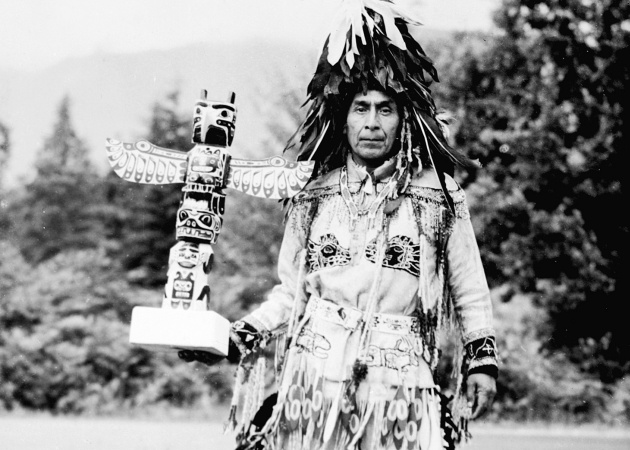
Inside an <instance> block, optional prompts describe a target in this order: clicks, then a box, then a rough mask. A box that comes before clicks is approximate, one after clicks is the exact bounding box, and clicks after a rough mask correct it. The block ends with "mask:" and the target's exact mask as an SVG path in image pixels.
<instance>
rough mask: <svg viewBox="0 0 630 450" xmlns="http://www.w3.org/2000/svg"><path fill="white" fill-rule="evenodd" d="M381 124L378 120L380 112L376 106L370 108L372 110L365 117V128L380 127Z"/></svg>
mask: <svg viewBox="0 0 630 450" xmlns="http://www.w3.org/2000/svg"><path fill="white" fill-rule="evenodd" d="M380 126H381V124H380V122H379V120H378V114H377V112H376V108H370V111H369V113H368V115H367V117H366V118H365V128H367V129H369V130H374V129H378V128H379V127H380Z"/></svg>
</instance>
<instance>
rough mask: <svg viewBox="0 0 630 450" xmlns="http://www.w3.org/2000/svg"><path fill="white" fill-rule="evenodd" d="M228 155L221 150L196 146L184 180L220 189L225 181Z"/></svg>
mask: <svg viewBox="0 0 630 450" xmlns="http://www.w3.org/2000/svg"><path fill="white" fill-rule="evenodd" d="M229 159H230V155H229V154H228V153H227V151H226V150H224V149H223V148H216V147H209V146H208V147H207V146H204V145H197V146H195V148H194V149H193V150H192V153H191V155H190V163H189V164H188V172H187V174H186V180H187V182H188V183H200V184H204V185H208V186H213V187H218V188H222V187H224V186H225V183H226V181H227V173H228V171H227V169H226V168H227V165H228V161H229Z"/></svg>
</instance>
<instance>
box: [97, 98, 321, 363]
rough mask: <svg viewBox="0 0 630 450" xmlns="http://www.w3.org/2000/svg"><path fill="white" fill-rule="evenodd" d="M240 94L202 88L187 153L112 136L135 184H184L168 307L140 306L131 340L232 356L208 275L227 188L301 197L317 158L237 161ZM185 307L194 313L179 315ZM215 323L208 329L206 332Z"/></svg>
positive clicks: (118, 160) (121, 170)
mask: <svg viewBox="0 0 630 450" xmlns="http://www.w3.org/2000/svg"><path fill="white" fill-rule="evenodd" d="M234 99H235V95H234V93H231V94H230V98H229V102H227V103H219V102H210V101H208V100H207V91H206V90H202V91H201V98H200V99H199V100H198V101H197V102H196V104H195V109H194V113H193V132H192V143H193V144H195V145H194V147H192V149H190V150H189V151H180V150H173V149H166V148H162V147H158V146H155V145H153V144H151V143H150V142H148V141H146V140H140V141H137V142H135V143H124V142H120V141H116V140H113V139H107V143H106V149H107V157H108V160H109V163H110V165H111V166H112V168H113V169H114V171H115V172H116V174H117V175H119V176H120V177H121V178H123V179H125V180H128V181H132V182H135V183H144V184H171V183H184V186H183V188H182V192H183V195H182V200H181V202H180V206H179V210H178V212H177V220H176V240H177V242H176V243H175V245H174V246H173V247H172V248H171V251H170V255H169V261H168V272H167V277H168V281H167V282H166V286H165V289H164V298H163V301H162V308H160V309H156V308H146V307H139V306H137V307H135V308H134V310H133V313H132V321H131V330H130V342H131V343H132V344H136V345H141V346H145V347H156V348H173V349H182V348H186V349H203V350H208V351H213V352H215V353H221V354H227V343H228V333H229V323H228V321H227V320H226V319H224V318H222V317H221V316H219V315H218V314H216V313H214V312H212V311H210V292H211V290H210V285H209V273H210V270H211V268H212V261H213V257H214V252H213V250H212V244H214V243H216V241H217V238H218V236H219V233H220V232H221V228H222V225H223V214H224V212H225V194H224V192H223V190H224V188H226V187H229V188H233V189H237V190H239V191H241V192H244V193H246V194H250V195H254V196H257V197H262V198H268V199H281V198H287V197H292V196H293V195H295V194H297V193H298V192H299V191H300V190H301V189H302V188H303V187H304V186H305V185H306V183H307V182H308V180H309V178H310V175H311V173H312V171H313V167H314V163H313V162H290V161H287V160H286V159H284V158H282V157H279V156H275V157H272V158H268V159H265V160H259V161H248V160H240V159H232V157H231V155H230V153H229V151H228V148H229V147H230V146H231V145H232V142H233V140H234V132H235V123H236V107H235V105H234ZM183 311H186V312H188V311H191V312H195V314H186V315H182V314H179V313H180V312H183ZM208 328H210V329H208Z"/></svg>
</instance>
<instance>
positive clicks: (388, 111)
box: [381, 108, 392, 116]
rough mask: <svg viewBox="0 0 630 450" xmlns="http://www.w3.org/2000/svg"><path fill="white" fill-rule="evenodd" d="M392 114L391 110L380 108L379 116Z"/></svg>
mask: <svg viewBox="0 0 630 450" xmlns="http://www.w3.org/2000/svg"><path fill="white" fill-rule="evenodd" d="M391 113H392V109H391V108H382V109H381V114H383V115H384V116H389V115H390V114H391Z"/></svg>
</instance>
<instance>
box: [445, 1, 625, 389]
mask: <svg viewBox="0 0 630 450" xmlns="http://www.w3.org/2000/svg"><path fill="white" fill-rule="evenodd" d="M629 14H630V3H629V2H628V1H613V0H605V1H601V2H594V1H589V0H552V1H549V0H547V1H541V0H505V1H504V2H503V4H502V7H501V8H500V9H499V11H498V12H497V14H496V22H497V25H498V26H499V27H500V29H501V30H502V31H503V34H502V35H501V36H499V37H497V38H496V40H494V42H493V43H492V45H491V46H490V48H489V50H488V51H487V52H484V53H482V54H481V55H479V54H475V53H472V54H471V55H470V56H468V57H465V58H461V60H460V61H459V62H458V64H459V66H458V67H457V70H456V75H455V76H453V77H452V78H450V79H449V89H448V90H447V92H448V93H447V95H448V96H449V101H450V103H451V106H452V108H454V109H456V110H458V111H459V128H458V129H457V133H456V136H455V139H456V145H458V146H460V147H463V148H464V149H465V150H466V151H467V153H468V155H469V156H472V157H474V158H479V159H480V161H481V162H482V163H483V165H484V166H485V167H484V169H483V170H482V171H477V172H469V173H467V174H464V176H463V178H464V183H465V185H466V186H468V190H469V192H470V194H469V197H470V198H469V201H470V204H471V209H472V215H473V217H474V220H476V224H475V225H476V229H477V231H478V238H479V241H480V246H481V249H482V256H483V258H484V262H485V266H486V270H487V274H488V277H489V280H490V282H491V284H493V285H497V286H498V285H501V284H504V283H505V284H508V285H509V286H510V287H511V289H510V290H508V291H507V293H506V295H505V297H504V299H505V300H509V298H510V297H511V296H512V295H513V294H514V293H517V292H524V293H529V294H532V295H534V296H535V298H536V301H537V303H538V304H539V305H541V306H543V307H544V308H545V309H546V310H547V312H548V317H549V320H548V321H547V322H546V323H545V326H543V327H541V328H540V329H539V332H540V334H541V336H542V338H543V339H544V341H545V342H546V344H545V350H546V351H548V352H553V351H557V350H562V351H565V352H567V353H568V355H569V357H570V359H571V360H572V361H573V362H574V363H578V364H580V366H581V367H582V369H583V370H585V371H587V372H591V373H595V374H597V375H599V376H600V377H601V378H602V379H603V380H604V381H607V382H612V381H614V380H616V379H619V378H621V377H622V376H623V375H624V374H627V373H629V372H630V364H629V363H628V361H630V337H629V335H628V333H627V332H626V331H625V324H624V323H623V321H622V318H623V317H624V314H623V304H624V302H625V298H627V293H628V292H627V283H626V282H625V281H624V277H623V275H622V274H623V267H622V262H623V260H624V256H625V255H626V249H627V242H628V227H627V225H626V222H625V221H624V220H623V219H622V217H621V216H622V210H623V206H622V205H626V204H628V202H627V201H628V199H627V195H626V194H625V193H624V190H623V183H624V180H625V176H624V173H623V172H622V171H623V170H625V167H624V164H623V163H622V155H623V151H624V149H625V148H627V147H628V100H627V97H628V96H627V95H626V94H627V93H626V92H625V90H626V85H627V84H628V82H629V81H630V74H629V71H628V65H627V61H628V57H629V56H630V46H629V44H630V21H629V20H628V17H629Z"/></svg>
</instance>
